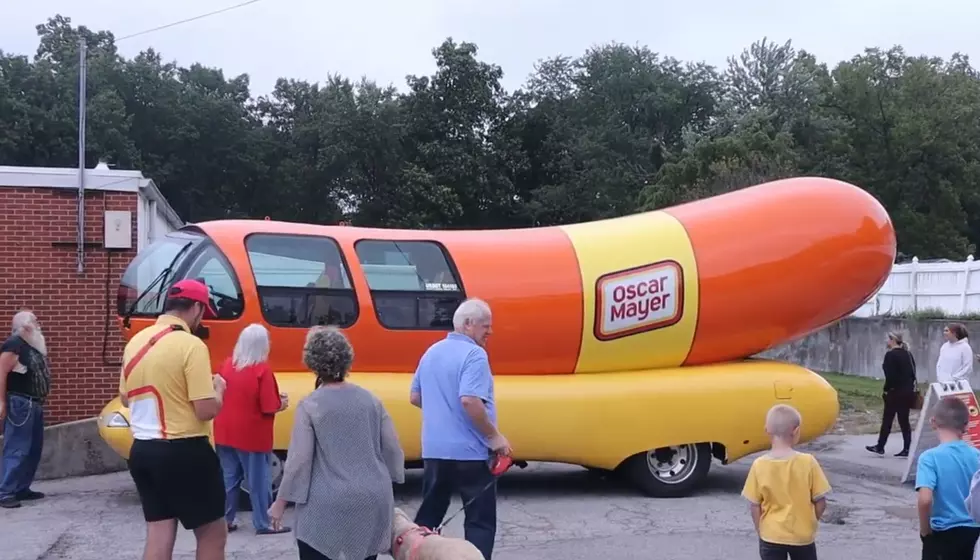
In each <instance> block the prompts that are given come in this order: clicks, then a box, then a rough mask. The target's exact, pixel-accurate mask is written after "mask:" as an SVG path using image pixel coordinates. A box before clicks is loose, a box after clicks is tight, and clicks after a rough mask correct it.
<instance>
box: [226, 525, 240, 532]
mask: <svg viewBox="0 0 980 560" xmlns="http://www.w3.org/2000/svg"><path fill="white" fill-rule="evenodd" d="M237 530H238V523H229V524H228V532H229V533H234V532H235V531H237Z"/></svg>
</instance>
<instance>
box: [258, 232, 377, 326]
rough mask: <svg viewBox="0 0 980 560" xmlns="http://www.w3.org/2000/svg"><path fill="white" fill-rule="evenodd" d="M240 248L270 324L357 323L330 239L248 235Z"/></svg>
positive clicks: (351, 294)
mask: <svg viewBox="0 0 980 560" xmlns="http://www.w3.org/2000/svg"><path fill="white" fill-rule="evenodd" d="M245 249H246V250H247V251H248V259H249V262H250V264H251V266H252V273H253V274H254V275H255V285H256V288H257V290H258V295H259V302H260V304H261V305H262V315H263V317H265V320H266V321H268V322H269V324H270V325H273V326H277V327H311V326H314V325H334V326H337V327H349V326H350V325H353V324H354V322H355V321H356V320H357V314H358V309H357V296H356V295H355V293H354V289H353V287H352V284H351V281H350V273H349V271H348V270H347V265H346V263H345V262H344V259H343V256H342V255H341V252H340V247H339V246H338V245H337V242H336V241H334V240H333V239H331V238H329V237H320V236H313V235H280V234H253V235H249V236H248V237H247V238H245Z"/></svg>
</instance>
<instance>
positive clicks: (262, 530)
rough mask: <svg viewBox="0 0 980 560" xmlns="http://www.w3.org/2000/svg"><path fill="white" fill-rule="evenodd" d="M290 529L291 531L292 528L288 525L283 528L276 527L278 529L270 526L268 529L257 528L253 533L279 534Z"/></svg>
mask: <svg viewBox="0 0 980 560" xmlns="http://www.w3.org/2000/svg"><path fill="white" fill-rule="evenodd" d="M290 531H292V529H291V528H289V527H283V528H281V529H278V530H277V529H273V528H271V527H270V528H268V529H259V530H257V531H255V534H256V535H281V534H283V533H288V532H290Z"/></svg>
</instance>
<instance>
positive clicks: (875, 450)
mask: <svg viewBox="0 0 980 560" xmlns="http://www.w3.org/2000/svg"><path fill="white" fill-rule="evenodd" d="M865 449H867V450H868V451H870V452H872V453H874V454H875V455H884V454H885V450H884V449H882V448H880V447H878V446H877V445H869V446H867V447H865Z"/></svg>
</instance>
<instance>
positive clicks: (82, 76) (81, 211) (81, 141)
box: [78, 37, 88, 274]
mask: <svg viewBox="0 0 980 560" xmlns="http://www.w3.org/2000/svg"><path fill="white" fill-rule="evenodd" d="M87 50H88V45H86V44H85V38H84V37H79V39H78V273H79V274H82V272H84V271H85V105H86V103H85V96H86V91H85V90H86V85H87V74H88V68H87V67H88V57H87V56H86V51H87Z"/></svg>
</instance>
